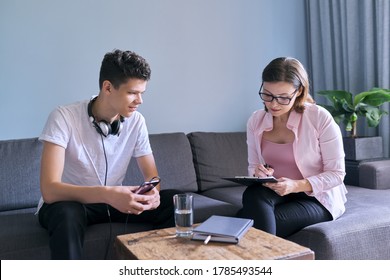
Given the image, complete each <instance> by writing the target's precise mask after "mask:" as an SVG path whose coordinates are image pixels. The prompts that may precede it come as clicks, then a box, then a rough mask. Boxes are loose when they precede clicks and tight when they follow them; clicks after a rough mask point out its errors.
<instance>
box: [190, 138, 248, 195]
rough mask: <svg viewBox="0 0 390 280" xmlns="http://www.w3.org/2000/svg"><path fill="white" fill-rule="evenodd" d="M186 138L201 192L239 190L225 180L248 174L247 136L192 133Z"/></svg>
mask: <svg viewBox="0 0 390 280" xmlns="http://www.w3.org/2000/svg"><path fill="white" fill-rule="evenodd" d="M187 136H188V139H189V140H190V143H191V148H192V153H193V159H194V165H195V171H196V176H197V179H198V185H199V189H200V190H201V191H205V190H208V189H212V188H219V187H227V186H239V185H238V184H236V183H233V182H230V181H226V180H224V179H222V177H229V176H236V175H247V174H248V171H247V166H248V160H247V155H248V152H247V146H246V133H245V132H193V133H190V134H188V135H187Z"/></svg>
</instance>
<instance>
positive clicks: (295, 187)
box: [263, 177, 312, 196]
mask: <svg viewBox="0 0 390 280" xmlns="http://www.w3.org/2000/svg"><path fill="white" fill-rule="evenodd" d="M263 186H265V187H267V188H270V189H271V190H273V191H274V192H276V193H277V194H278V195H280V196H284V195H288V194H290V193H298V192H306V191H312V187H311V184H310V182H309V181H308V180H307V179H302V180H292V179H289V178H285V177H281V178H279V179H278V182H277V183H264V184H263Z"/></svg>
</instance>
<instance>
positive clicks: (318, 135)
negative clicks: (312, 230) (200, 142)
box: [239, 57, 347, 237]
mask: <svg viewBox="0 0 390 280" xmlns="http://www.w3.org/2000/svg"><path fill="white" fill-rule="evenodd" d="M262 80H263V83H262V85H261V88H260V92H259V95H260V98H261V99H262V100H263V101H264V107H265V109H264V110H258V111H256V112H254V113H253V114H252V116H251V117H250V118H249V120H248V123H247V143H248V163H249V167H248V171H249V174H250V176H258V177H265V176H270V175H273V176H274V177H276V178H277V180H278V182H277V183H266V184H263V185H257V186H252V187H248V188H247V189H246V191H245V192H244V194H243V208H242V209H241V210H240V212H239V216H241V217H245V218H251V219H253V220H254V227H256V228H258V229H261V230H264V231H266V232H269V233H271V234H275V235H277V236H280V237H286V236H289V235H292V234H294V233H295V232H297V231H299V230H300V229H302V228H304V227H306V226H308V225H311V224H315V223H319V222H325V221H330V220H334V219H337V218H338V217H340V216H341V215H342V214H343V213H344V211H345V206H344V203H345V202H346V193H347V190H346V188H345V186H344V184H343V180H344V176H345V163H344V150H343V143H342V135H341V132H340V128H339V126H338V125H337V124H336V123H335V121H334V120H333V118H332V116H331V115H330V113H329V112H328V111H326V110H325V109H324V108H322V107H320V106H317V105H315V104H314V101H313V99H312V98H311V96H310V95H309V80H308V75H307V72H306V70H305V69H304V67H303V66H302V64H301V63H300V62H299V61H298V60H296V59H294V58H289V57H280V58H276V59H274V60H273V61H271V62H270V63H269V64H268V65H267V66H266V68H265V69H264V71H263V75H262Z"/></svg>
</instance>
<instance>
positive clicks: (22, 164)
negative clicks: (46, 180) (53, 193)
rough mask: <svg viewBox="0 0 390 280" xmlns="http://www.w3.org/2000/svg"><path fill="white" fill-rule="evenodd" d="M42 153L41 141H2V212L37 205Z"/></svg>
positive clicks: (36, 139)
mask: <svg viewBox="0 0 390 280" xmlns="http://www.w3.org/2000/svg"><path fill="white" fill-rule="evenodd" d="M41 151H42V144H41V143H40V142H39V141H38V138H28V139H18V140H4V141H0V157H1V160H0V170H1V172H0V211H7V210H14V209H22V208H29V207H34V206H36V205H37V204H38V201H39V198H40V196H41V193H40V189H39V168H40V160H41Z"/></svg>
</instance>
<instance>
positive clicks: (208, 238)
mask: <svg viewBox="0 0 390 280" xmlns="http://www.w3.org/2000/svg"><path fill="white" fill-rule="evenodd" d="M210 239H211V235H209V236H207V238H206V239H205V240H204V245H207V243H209V241H210Z"/></svg>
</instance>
